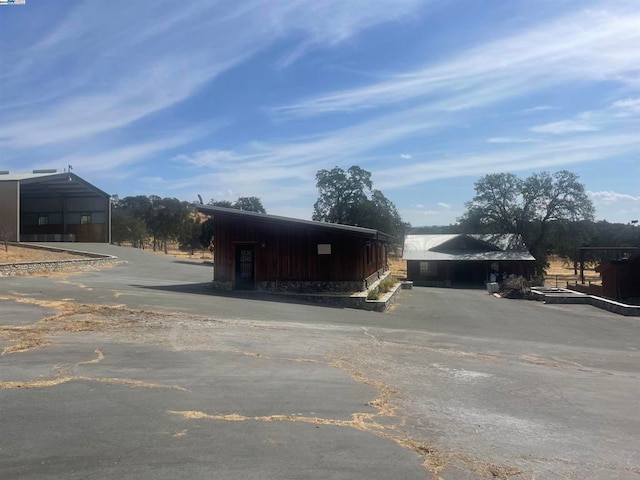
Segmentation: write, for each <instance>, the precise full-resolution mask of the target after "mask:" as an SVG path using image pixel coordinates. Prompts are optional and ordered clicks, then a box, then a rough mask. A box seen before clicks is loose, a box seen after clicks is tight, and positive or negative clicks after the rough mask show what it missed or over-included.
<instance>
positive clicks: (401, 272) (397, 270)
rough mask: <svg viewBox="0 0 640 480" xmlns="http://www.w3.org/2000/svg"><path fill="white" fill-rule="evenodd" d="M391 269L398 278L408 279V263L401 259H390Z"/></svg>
mask: <svg viewBox="0 0 640 480" xmlns="http://www.w3.org/2000/svg"><path fill="white" fill-rule="evenodd" d="M388 262H389V269H390V270H391V274H392V275H393V276H394V277H396V278H407V261H406V260H402V258H400V257H389V259H388Z"/></svg>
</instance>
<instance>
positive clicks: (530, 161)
mask: <svg viewBox="0 0 640 480" xmlns="http://www.w3.org/2000/svg"><path fill="white" fill-rule="evenodd" d="M525 145H526V146H525ZM525 145H523V146H512V147H511V148H509V149H501V150H499V151H494V150H489V151H487V152H484V153H482V154H468V153H459V154H457V155H456V156H455V157H453V158H438V157H431V158H423V159H421V162H420V163H414V164H412V165H407V166H395V167H394V168H383V169H378V170H376V171H375V174H376V178H379V179H380V185H379V186H380V188H383V189H384V188H388V189H398V188H404V187H408V186H411V185H417V184H420V183H422V182H427V181H433V180H439V179H445V178H456V177H462V176H480V175H485V174H487V173H492V172H517V171H522V170H536V169H549V168H554V167H558V166H563V167H567V166H569V165H572V164H577V163H584V162H592V161H606V160H610V159H612V158H616V157H621V156H625V155H629V154H632V153H634V152H637V151H638V150H639V149H640V138H639V137H638V135H637V134H636V133H635V132H634V131H627V132H625V133H618V134H615V133H611V134H601V133H600V134H595V135H589V136H586V137H585V136H576V137H571V138H568V137H558V138H557V139H549V140H548V141H546V142H541V143H534V144H525Z"/></svg>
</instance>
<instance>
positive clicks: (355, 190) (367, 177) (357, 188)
mask: <svg viewBox="0 0 640 480" xmlns="http://www.w3.org/2000/svg"><path fill="white" fill-rule="evenodd" d="M372 186H373V184H372V182H371V173H369V172H367V171H366V170H363V169H362V168H360V167H358V166H355V165H354V166H352V167H349V169H348V170H347V171H346V172H345V171H344V170H343V169H341V168H340V167H335V168H333V169H332V170H320V171H318V173H316V188H317V189H318V200H317V201H316V203H315V204H314V205H313V216H312V218H313V220H319V221H323V222H330V223H341V224H344V225H360V226H364V225H361V222H362V206H363V204H364V203H365V202H366V200H367V192H370V191H371V188H372Z"/></svg>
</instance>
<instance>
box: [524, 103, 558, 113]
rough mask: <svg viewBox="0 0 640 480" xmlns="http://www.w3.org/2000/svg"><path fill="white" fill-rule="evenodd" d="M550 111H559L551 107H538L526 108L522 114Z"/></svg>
mask: <svg viewBox="0 0 640 480" xmlns="http://www.w3.org/2000/svg"><path fill="white" fill-rule="evenodd" d="M548 110H558V107H552V106H551V105H538V106H537V107H531V108H525V109H524V110H520V113H524V114H529V113H537V112H545V111H548Z"/></svg>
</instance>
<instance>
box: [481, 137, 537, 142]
mask: <svg viewBox="0 0 640 480" xmlns="http://www.w3.org/2000/svg"><path fill="white" fill-rule="evenodd" d="M535 141H536V139H535V138H527V137H491V138H488V139H487V143H531V142H535Z"/></svg>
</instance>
